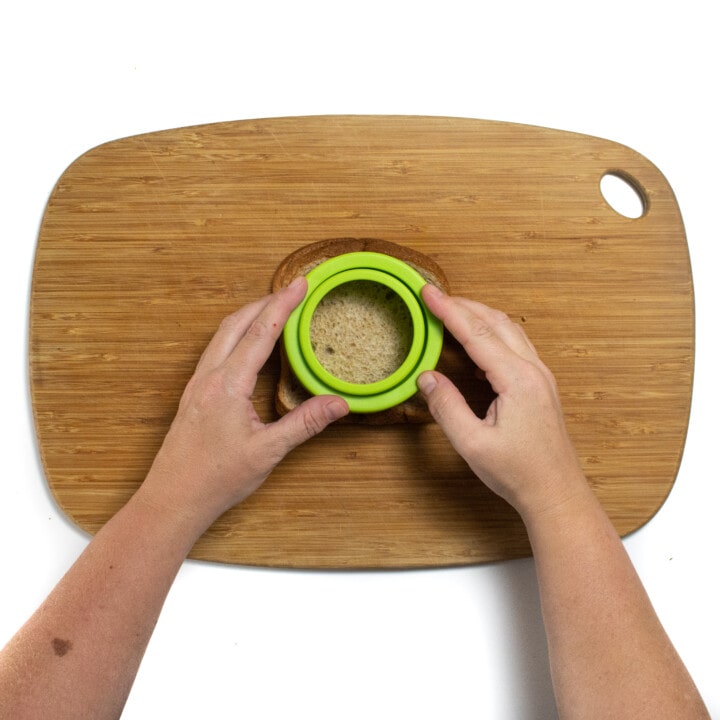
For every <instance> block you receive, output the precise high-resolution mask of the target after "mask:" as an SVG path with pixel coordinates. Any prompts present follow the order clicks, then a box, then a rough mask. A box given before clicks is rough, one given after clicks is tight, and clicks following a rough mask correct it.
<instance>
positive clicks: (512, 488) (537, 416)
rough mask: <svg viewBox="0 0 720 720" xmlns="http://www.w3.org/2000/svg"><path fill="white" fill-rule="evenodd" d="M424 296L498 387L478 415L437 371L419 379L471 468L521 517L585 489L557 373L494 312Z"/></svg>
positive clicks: (435, 294) (431, 291) (429, 292)
mask: <svg viewBox="0 0 720 720" xmlns="http://www.w3.org/2000/svg"><path fill="white" fill-rule="evenodd" d="M422 295H423V300H424V301H425V303H426V305H427V306H428V308H429V309H430V311H431V312H432V313H433V314H434V315H435V316H436V317H438V318H439V319H440V320H442V322H443V323H444V324H445V327H446V328H447V329H448V331H449V332H451V333H452V334H453V335H454V336H455V338H457V340H458V341H459V342H460V343H461V344H462V345H463V347H464V348H465V351H466V352H467V354H468V355H469V356H470V358H471V359H472V360H473V362H474V363H475V364H476V365H477V366H478V367H479V368H480V369H481V370H483V371H484V373H485V376H486V377H487V380H488V382H489V383H490V384H491V386H492V388H493V390H494V391H495V392H496V393H497V397H496V398H495V400H494V401H493V402H492V404H491V405H490V407H489V409H488V411H487V414H486V416H485V418H483V419H480V418H478V417H477V416H476V415H475V414H474V413H473V411H472V410H471V409H470V407H469V406H468V404H467V402H466V401H465V399H464V398H463V396H462V395H461V394H460V391H459V390H458V389H457V388H456V387H455V385H454V384H453V383H452V382H451V381H450V380H449V379H448V378H447V377H445V376H444V375H442V374H441V373H439V372H434V371H432V372H425V373H423V374H422V375H421V376H420V378H419V379H418V387H419V388H420V391H421V392H422V393H423V395H424V396H425V399H426V400H427V403H428V407H429V409H430V412H431V414H432V416H433V417H434V419H435V420H436V422H437V423H438V425H440V427H441V428H442V430H443V431H444V433H445V434H446V435H447V437H448V439H449V440H450V442H451V444H452V445H453V447H454V448H455V450H456V451H457V452H458V453H459V454H460V455H461V456H462V457H463V458H464V459H465V460H466V461H467V463H468V464H469V465H470V468H471V469H472V470H473V472H474V473H475V474H476V475H477V476H478V477H479V478H480V479H481V480H482V481H483V482H484V483H485V484H486V485H487V486H488V487H489V488H490V489H491V490H493V491H494V492H495V493H497V494H498V495H500V496H501V497H503V498H504V499H505V500H507V501H508V502H509V503H510V504H511V505H513V507H515V509H516V510H518V512H520V514H521V515H523V516H526V514H528V513H532V512H541V511H543V510H545V509H548V508H551V507H553V506H555V505H558V504H560V503H562V502H564V501H565V500H567V499H569V498H570V497H571V496H573V495H575V494H576V493H577V492H578V491H581V490H587V482H586V480H585V478H584V475H583V472H582V469H581V467H580V463H579V460H578V457H577V454H576V452H575V449H574V448H573V445H572V442H571V440H570V438H569V436H568V433H567V430H566V427H565V419H564V416H563V411H562V407H561V405H560V397H559V394H558V390H557V385H556V382H555V378H554V377H553V375H552V373H551V372H550V370H549V369H548V368H547V367H546V366H545V365H544V364H543V362H542V361H541V360H540V358H539V356H538V354H537V352H536V351H535V348H534V346H533V344H532V343H531V342H530V340H529V339H528V337H527V335H526V334H525V331H524V330H523V329H522V328H521V327H520V326H519V325H517V324H516V323H514V322H512V321H511V320H510V319H509V318H508V317H507V315H505V314H504V313H502V312H500V311H498V310H493V309H492V308H489V307H487V306H485V305H482V304H480V303H477V302H474V301H472V300H466V299H464V298H459V297H450V296H447V295H445V294H444V293H442V292H441V291H440V290H438V289H437V288H435V287H433V286H432V285H426V286H425V287H424V288H423V293H422Z"/></svg>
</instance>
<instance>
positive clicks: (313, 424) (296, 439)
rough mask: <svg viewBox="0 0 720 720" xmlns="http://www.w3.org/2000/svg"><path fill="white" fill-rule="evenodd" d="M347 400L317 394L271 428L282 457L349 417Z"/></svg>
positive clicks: (269, 429) (269, 430)
mask: <svg viewBox="0 0 720 720" xmlns="http://www.w3.org/2000/svg"><path fill="white" fill-rule="evenodd" d="M348 412H350V411H349V408H348V405H347V403H346V402H345V400H343V399H342V398H339V397H336V396H334V395H318V396H316V397H313V398H310V399H309V400H306V401H305V402H304V403H302V404H301V405H298V407H296V408H294V409H293V410H291V411H290V412H289V413H288V414H287V415H284V416H283V417H282V418H280V420H278V421H277V422H275V423H273V425H272V426H269V427H268V432H270V433H271V435H272V436H273V438H274V440H275V442H277V448H278V450H279V455H280V456H281V457H284V456H285V455H286V454H287V453H289V452H290V451H291V450H293V449H295V448H296V447H297V446H298V445H301V444H302V443H304V442H305V441H306V440H309V439H310V438H311V437H314V436H315V435H317V434H319V433H321V432H322V431H323V430H324V429H325V428H326V427H327V426H328V425H330V423H332V422H335V420H339V419H340V418H341V417H344V416H345V415H347V414H348Z"/></svg>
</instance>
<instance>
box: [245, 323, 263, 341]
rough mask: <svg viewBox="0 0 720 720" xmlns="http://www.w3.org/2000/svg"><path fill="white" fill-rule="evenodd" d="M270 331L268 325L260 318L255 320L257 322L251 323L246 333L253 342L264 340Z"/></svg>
mask: <svg viewBox="0 0 720 720" xmlns="http://www.w3.org/2000/svg"><path fill="white" fill-rule="evenodd" d="M268 331H269V329H268V326H267V324H266V323H265V322H264V321H263V320H261V319H260V318H255V320H253V321H252V322H251V323H250V326H249V327H248V329H247V331H246V332H245V336H246V337H248V338H250V339H251V340H262V339H263V338H265V337H267V334H268Z"/></svg>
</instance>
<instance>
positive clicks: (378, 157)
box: [29, 116, 694, 568]
mask: <svg viewBox="0 0 720 720" xmlns="http://www.w3.org/2000/svg"><path fill="white" fill-rule="evenodd" d="M608 171H614V172H618V173H623V174H625V175H626V176H628V177H630V178H632V180H633V183H634V184H635V185H636V186H637V188H638V189H639V190H640V192H641V194H642V195H643V197H644V200H645V205H646V210H645V213H644V215H643V216H642V217H641V218H638V219H635V220H629V219H627V218H625V217H623V216H621V215H618V214H617V213H616V212H615V211H614V210H612V209H611V208H610V207H609V206H608V205H607V204H606V202H605V200H604V199H603V197H602V195H601V193H600V189H599V185H600V179H601V178H602V176H603V175H604V174H605V173H607V172H608ZM332 237H378V238H383V239H386V240H391V241H393V242H396V243H399V244H404V245H407V246H409V247H412V248H414V249H416V250H419V251H421V252H424V253H427V254H429V255H430V256H431V257H432V258H434V259H435V260H436V261H437V262H438V263H439V264H440V265H441V267H442V268H443V269H444V270H445V272H446V274H447V276H448V279H449V281H450V284H451V286H452V288H453V290H454V292H455V293H457V294H460V295H465V296H469V297H473V298H476V299H479V300H482V301H483V302H486V303H488V304H490V305H493V306H496V307H499V308H502V309H504V310H505V311H506V312H508V314H509V315H510V316H511V317H512V318H513V319H515V320H516V321H517V322H520V323H522V324H523V326H524V327H525V329H526V330H527V332H528V334H529V335H530V337H531V338H532V340H533V342H534V343H535V345H536V346H537V348H538V350H539V352H540V354H541V356H542V357H543V359H544V360H545V361H546V362H547V364H548V365H549V366H550V368H551V369H552V370H553V372H554V373H555V375H556V377H557V380H558V383H559V385H560V388H561V393H562V399H563V403H564V408H565V411H566V414H567V418H568V425H569V429H570V432H571V435H572V437H573V439H574V441H575V444H576V446H577V448H578V452H579V454H580V457H581V460H582V463H583V466H584V468H585V471H586V473H587V476H588V480H589V482H590V484H591V486H592V488H593V490H594V492H595V493H596V494H597V496H598V498H599V499H600V501H601V503H602V504H603V505H604V507H605V508H606V510H607V512H608V513H609V515H610V517H611V518H612V521H613V522H614V524H615V526H616V528H617V530H618V531H619V532H620V533H621V534H626V533H628V532H630V531H632V530H634V529H636V528H637V527H639V526H641V525H642V524H644V523H645V522H646V521H647V520H648V519H649V518H650V517H652V515H653V514H654V513H655V512H656V511H657V509H658V508H659V507H660V505H661V504H662V502H663V501H664V499H665V498H666V496H667V494H668V492H669V491H670V489H671V487H672V484H673V482H674V480H675V477H676V473H677V470H678V465H679V462H680V458H681V455H682V451H683V446H684V441H685V434H686V430H687V423H688V415H689V408H690V397H691V387H692V374H693V362H694V311H693V288H692V277H691V271H690V264H689V258H688V249H687V244H686V240H685V234H684V229H683V224H682V219H681V216H680V212H679V209H678V206H677V203H676V200H675V197H674V195H673V192H672V190H671V188H670V186H669V184H668V182H667V181H666V179H665V178H664V177H663V176H662V174H661V173H660V172H659V171H658V170H657V169H656V168H655V167H654V166H653V165H652V164H651V163H650V162H649V161H648V160H646V159H645V158H643V157H642V156H640V155H638V154H637V153H636V152H634V151H632V150H630V149H629V148H627V147H624V146H621V145H618V144H615V143H612V142H608V141H606V140H601V139H597V138H592V137H588V136H583V135H577V134H572V133H566V132H559V131H552V130H547V129H542V128H536V127H528V126H520V125H511V124H505V123H493V122H484V121H478V120H463V119H453V118H425V117H374V116H369V117H353V116H348V117H345V116H339V117H332V116H331V117H310V118H285V119H271V120H258V121H243V122H231V123H221V124H214V125H208V126H201V127H191V128H183V129H178V130H170V131H164V132H158V133H152V134H148V135H143V136H138V137H131V138H127V139H123V140H117V141H114V142H110V143H108V144H106V145H102V146H100V147H98V148H95V149H93V150H91V151H89V152H88V153H86V154H85V155H83V156H82V157H80V158H79V159H78V160H76V161H75V162H74V163H73V164H72V165H71V166H70V167H69V168H68V169H67V170H66V172H65V173H64V174H63V175H62V177H61V178H60V180H59V181H58V183H57V185H56V187H55V188H54V190H53V192H52V194H51V197H50V199H49V202H48V205H47V209H46V212H45V215H44V218H43V222H42V226H41V230H40V236H39V240H38V247H37V254H36V260H35V267H34V273H33V282H32V293H31V309H30V350H29V352H30V381H31V393H32V402H33V408H34V413H35V422H36V428H37V435H38V443H39V449H40V453H41V456H42V460H43V463H44V467H45V471H46V475H47V481H48V483H49V485H50V488H51V489H52V492H53V494H54V497H55V498H56V500H57V502H58V504H59V506H60V507H61V508H62V509H63V510H64V511H65V512H66V513H67V515H68V516H69V517H70V518H71V519H72V520H73V521H74V522H75V523H77V524H78V525H79V526H80V527H82V528H84V529H85V530H87V531H89V532H94V531H96V530H97V529H98V528H99V527H100V526H101V525H102V524H103V523H104V522H105V521H106V520H107V519H108V518H109V517H110V516H111V515H112V514H113V513H114V512H115V511H116V510H117V509H118V508H120V507H121V505H122V504H123V503H124V502H125V501H126V500H127V499H128V498H129V497H130V495H131V494H132V493H133V491H134V490H135V489H136V488H137V486H138V485H139V483H140V482H141V481H142V480H143V477H144V475H145V473H146V471H147V469H148V467H149V465H150V463H151V461H152V459H153V456H154V454H155V452H156V451H157V449H158V447H159V445H160V443H161V441H162V438H163V436H164V434H165V432H166V430H167V428H168V426H169V424H170V422H171V419H172V417H173V415H174V412H175V408H176V406H177V402H178V399H179V397H180V395H181V393H182V390H183V388H184V385H185V383H186V381H187V380H188V379H189V378H190V376H191V374H192V372H193V368H194V366H195V363H196V362H197V359H198V358H199V356H200V353H201V352H202V350H203V348H204V346H205V344H206V343H207V341H208V340H209V338H210V337H211V336H212V334H213V332H214V330H215V329H216V327H217V325H218V323H219V322H220V320H221V318H222V317H223V316H224V315H226V314H228V313H229V312H231V311H233V310H234V309H236V308H237V307H238V306H240V305H243V304H244V303H246V302H248V301H250V300H252V299H255V298H257V297H258V296H261V295H263V294H265V293H266V292H268V291H269V287H270V282H271V278H272V275H273V272H274V270H275V268H276V266H277V265H278V263H279V262H280V261H281V260H282V259H283V258H284V257H285V256H286V255H287V254H288V253H290V252H291V251H293V250H295V249H296V248H298V247H299V246H301V245H303V244H306V243H310V242H313V241H316V240H320V239H325V238H332ZM456 349H457V348H453V344H452V342H449V343H448V354H447V357H446V368H447V370H448V372H449V373H450V374H451V375H454V376H455V377H456V378H457V379H458V382H459V383H460V384H461V385H462V386H463V387H464V388H465V390H466V392H468V393H473V392H474V390H473V387H477V386H476V385H474V384H473V382H472V378H471V377H470V375H469V370H468V367H467V363H465V362H464V361H463V360H462V359H459V360H458V358H459V354H458V353H456V352H454V350H456ZM277 372H278V358H277V356H273V357H272V358H271V360H270V361H269V362H268V364H267V366H266V368H265V369H264V370H263V372H262V373H261V376H260V379H259V382H258V387H257V393H256V398H257V406H258V410H259V412H260V414H261V416H262V417H264V418H266V419H270V418H272V417H273V416H274V410H273V389H274V386H275V382H276V378H277ZM478 392H480V393H481V394H482V386H480V390H479V391H478ZM478 402H480V404H482V401H481V399H480V400H478ZM529 552H530V549H529V546H528V542H527V538H526V535H525V532H524V529H523V526H522V524H521V522H520V520H519V518H518V517H517V516H516V514H515V513H514V512H513V510H512V509H511V508H510V507H508V506H507V505H506V504H505V503H503V502H502V501H501V500H499V499H497V498H496V497H495V496H493V495H492V493H490V492H489V491H487V490H486V489H485V488H484V487H483V485H482V484H481V483H479V482H477V481H476V480H475V479H474V478H473V477H472V475H471V473H470V472H469V470H468V469H467V467H466V466H465V464H464V463H463V461H462V460H460V459H459V458H458V457H457V456H456V455H455V453H454V452H453V451H452V449H451V448H450V447H449V445H448V443H447V441H446V440H445V439H444V437H443V436H442V434H441V432H440V431H439V429H438V428H437V426H435V425H432V424H431V425H425V426H394V427H352V426H338V427H333V428H330V429H329V430H328V431H327V432H325V433H324V434H323V435H322V436H321V437H318V438H315V439H314V440H312V441H311V442H309V443H307V444H306V445H305V446H303V447H302V448H300V449H298V450H297V451H296V452H294V453H292V454H291V455H290V456H289V457H288V458H287V459H286V460H285V461H284V462H283V463H282V464H281V466H280V467H279V468H278V469H277V471H276V472H275V473H274V475H273V476H272V477H271V478H270V480H269V481H268V482H266V484H265V485H264V486H263V487H262V488H261V489H260V490H259V491H258V492H257V493H255V494H254V495H253V496H252V497H251V498H249V499H248V500H247V501H246V502H245V503H243V504H242V505H241V506H238V507H236V508H233V509H232V510H230V511H229V512H227V513H226V514H225V515H224V516H222V517H221V518H220V519H219V520H218V521H217V522H216V523H215V524H214V525H213V526H212V527H211V528H210V529H209V530H208V532H207V533H206V534H205V535H204V536H203V537H202V538H201V539H200V541H199V542H198V544H197V546H196V547H195V548H194V550H193V553H192V556H193V557H196V558H203V559H208V560H216V561H223V562H231V563H241V564H249V565H270V566H286V567H318V568H342V567H419V566H435V565H458V564H466V563H477V562H484V561H491V560H498V559H503V558H512V557H519V556H523V555H527V554H529Z"/></svg>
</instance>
